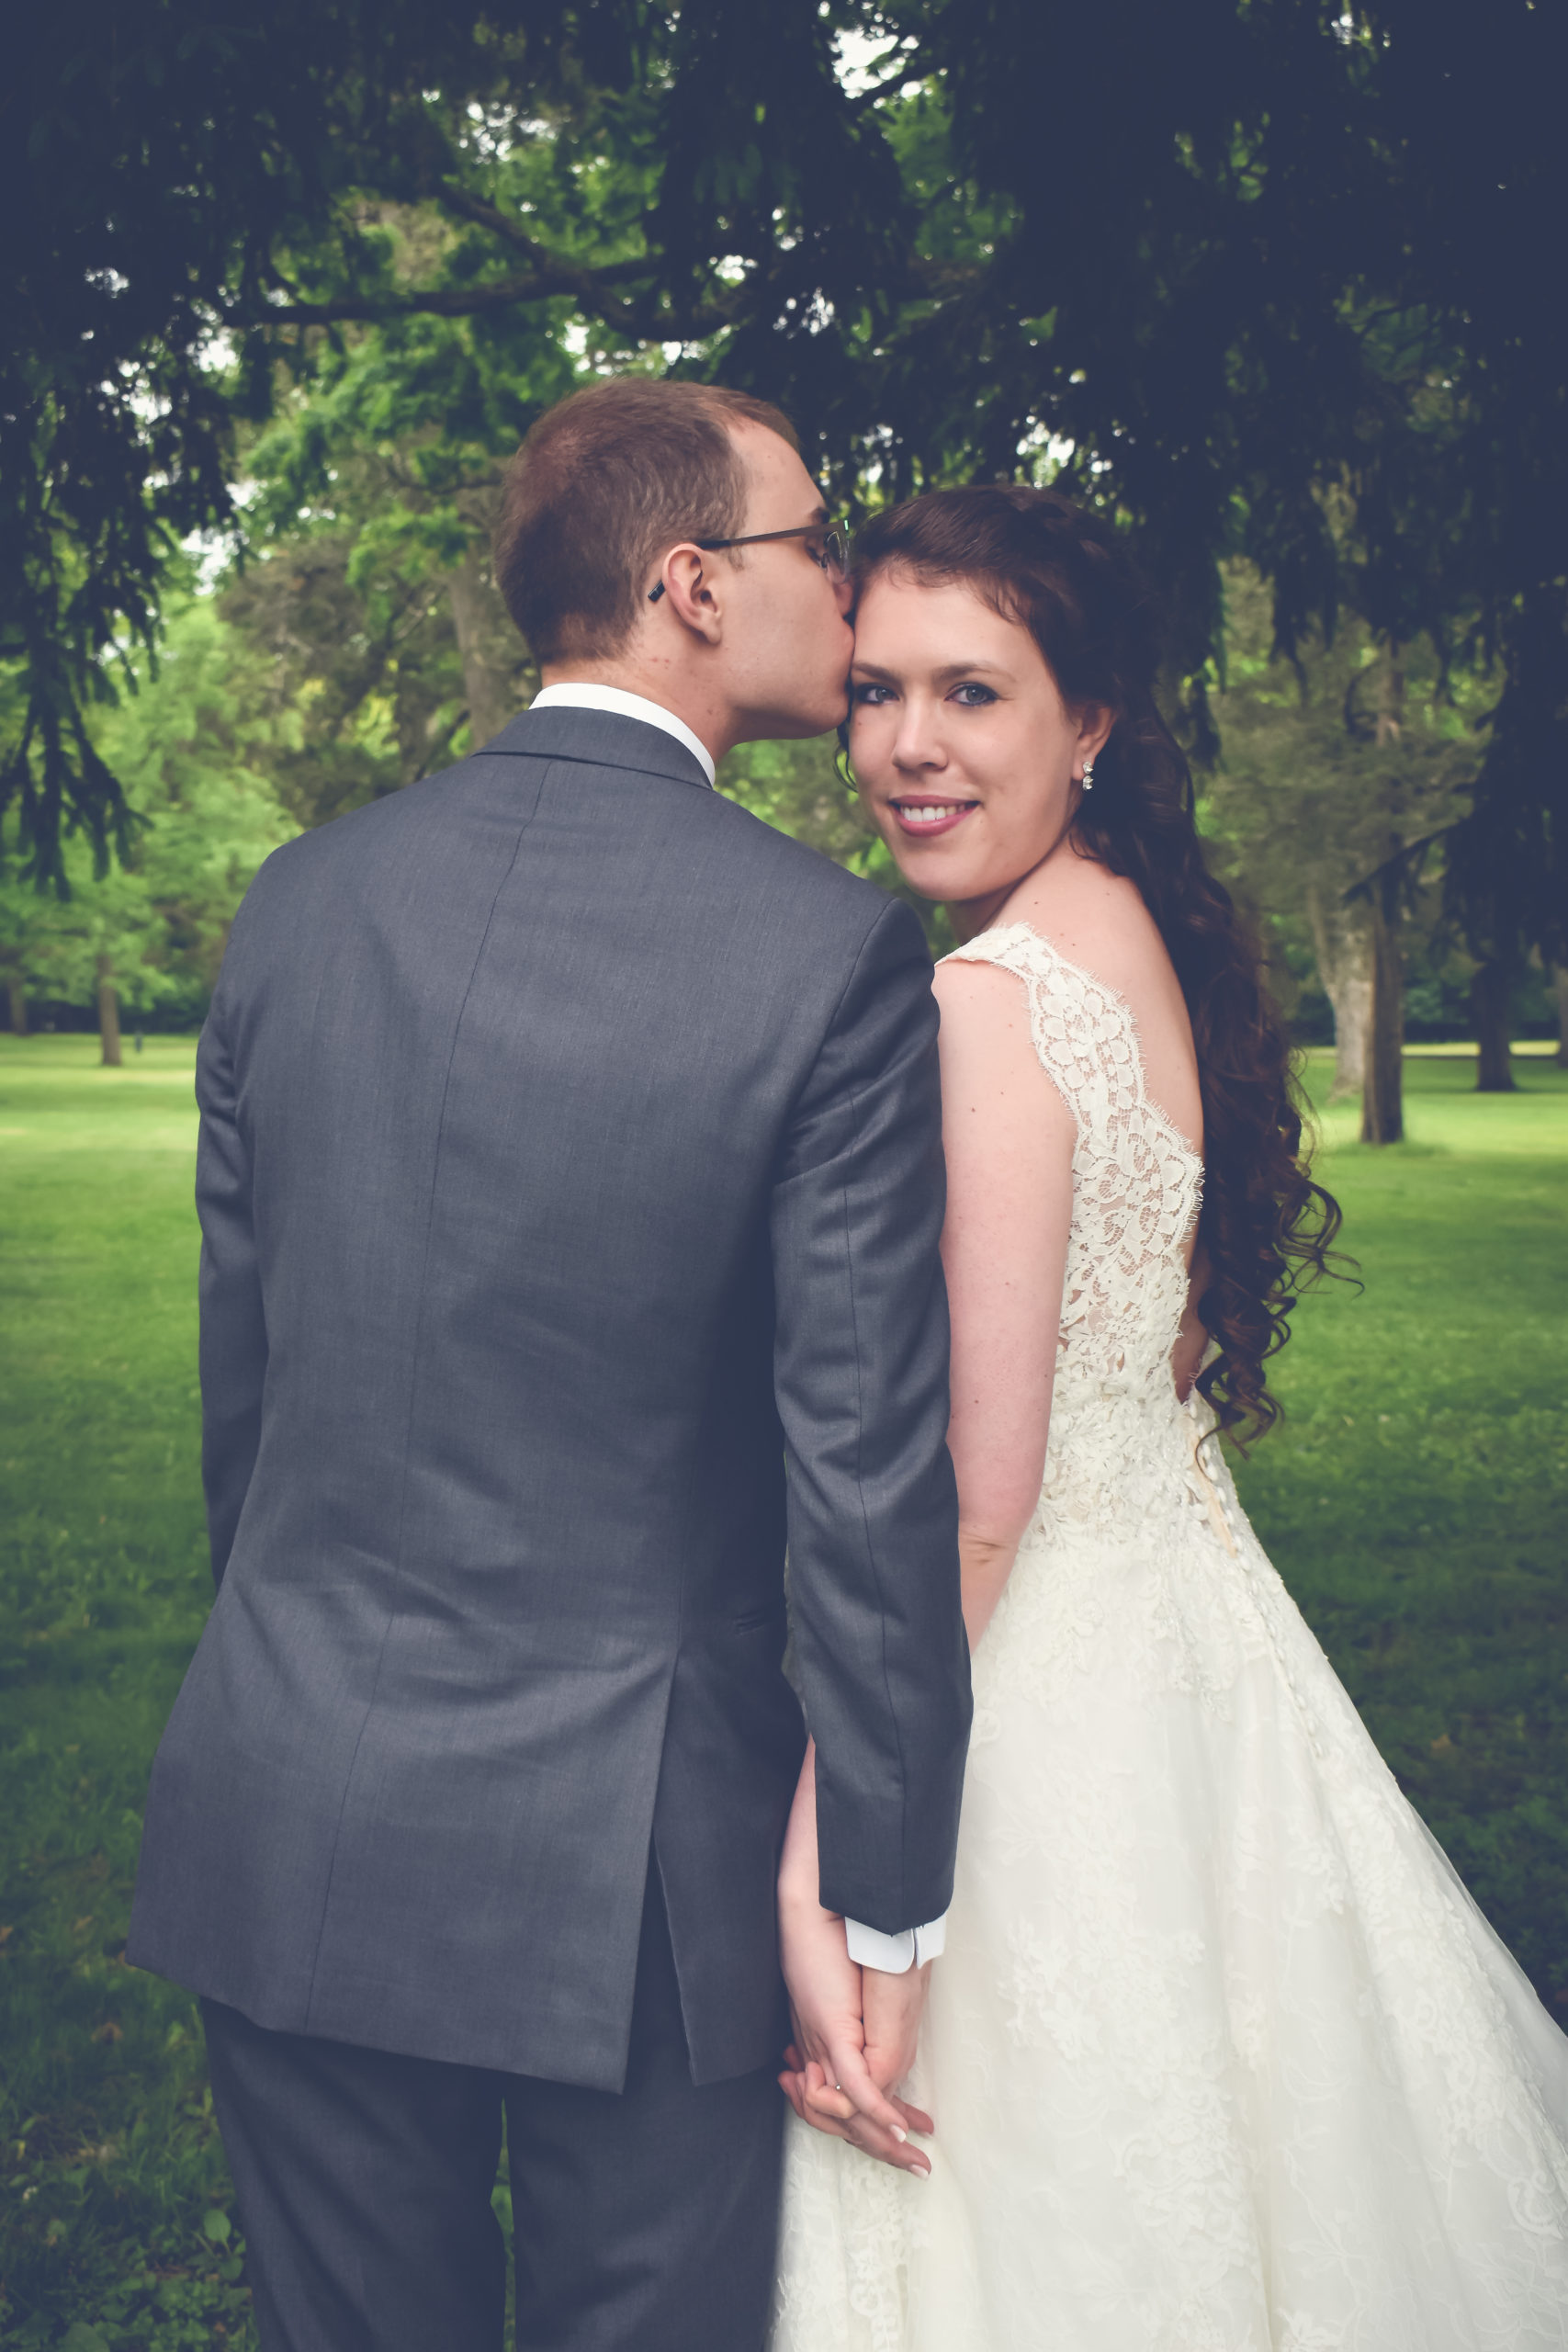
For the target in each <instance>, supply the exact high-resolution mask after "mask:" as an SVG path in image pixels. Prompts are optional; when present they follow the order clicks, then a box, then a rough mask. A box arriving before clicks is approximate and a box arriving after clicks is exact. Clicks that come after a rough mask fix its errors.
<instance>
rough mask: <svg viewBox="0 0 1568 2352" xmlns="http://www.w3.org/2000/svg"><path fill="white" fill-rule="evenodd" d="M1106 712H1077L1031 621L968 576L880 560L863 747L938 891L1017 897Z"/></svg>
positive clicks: (899, 833)
mask: <svg viewBox="0 0 1568 2352" xmlns="http://www.w3.org/2000/svg"><path fill="white" fill-rule="evenodd" d="M1107 732H1108V727H1107V723H1106V714H1105V713H1104V712H1102V711H1100V710H1098V709H1093V710H1089V711H1086V712H1083V713H1080V714H1076V715H1075V714H1074V713H1073V712H1072V711H1070V710H1069V709H1068V708H1067V707H1066V704H1065V703H1064V702H1063V700H1062V697H1061V695H1060V694H1059V693H1058V692H1057V690H1056V681H1055V678H1054V677H1053V676H1052V674H1051V672H1050V670H1049V668H1048V667H1047V665H1046V662H1045V660H1044V657H1043V654H1042V653H1041V650H1040V648H1039V647H1038V646H1037V645H1036V643H1035V641H1034V639H1033V638H1032V636H1031V635H1030V633H1029V631H1028V629H1026V628H1024V627H1023V626H1022V624H1021V622H1019V621H1013V620H1008V619H1006V618H1004V616H1002V615H1001V614H1000V613H996V612H993V611H992V610H991V607H990V606H989V605H987V604H985V603H983V602H982V600H981V599H980V597H979V596H977V595H976V594H975V592H974V590H973V589H971V588H969V587H966V586H965V585H964V583H963V582H956V581H954V582H941V583H937V582H927V581H921V580H919V579H916V578H914V577H912V576H911V575H910V574H909V573H908V572H904V573H900V572H898V571H882V572H878V573H877V574H876V576H875V577H874V579H873V580H872V581H871V582H870V584H869V585H868V587H867V588H866V590H865V593H864V594H863V596H862V598H861V600H860V607H859V610H858V612H857V613H856V616H855V652H854V662H853V664H852V668H851V671H850V756H851V759H852V762H853V763H854V771H855V777H856V781H857V783H858V785H859V787H860V794H861V798H862V801H863V805H864V807H865V809H866V811H867V814H868V815H869V816H870V818H871V820H872V822H873V823H874V825H875V827H876V830H877V831H878V832H879V833H880V834H881V835H882V838H883V840H884V841H885V842H886V843H887V846H888V847H889V849H890V850H891V851H892V853H893V854H894V856H895V857H896V858H897V862H898V866H899V870H900V871H901V872H902V874H903V876H904V877H905V879H906V881H908V883H909V884H910V885H911V886H912V888H915V889H916V890H918V891H919V894H920V896H921V897H922V898H925V899H946V900H947V901H948V902H949V903H950V904H954V905H962V904H964V903H967V902H969V901H971V900H980V901H984V900H986V899H995V898H997V897H998V896H1002V895H1005V894H1006V892H1007V891H1008V890H1010V888H1012V886H1013V884H1014V883H1016V882H1018V881H1020V880H1021V878H1022V876H1024V875H1026V874H1028V873H1030V872H1032V869H1033V868H1034V867H1035V866H1036V865H1039V864H1040V861H1041V860H1042V858H1043V857H1045V856H1046V855H1047V854H1049V852H1050V851H1051V850H1052V849H1053V848H1055V845H1056V843H1057V842H1059V841H1060V840H1061V838H1062V835H1063V833H1064V831H1065V830H1066V824H1067V820H1068V818H1069V816H1070V815H1071V813H1072V810H1073V808H1074V807H1075V806H1076V804H1077V797H1078V793H1079V790H1080V785H1079V782H1078V779H1079V778H1081V776H1082V775H1083V763H1084V761H1085V759H1086V758H1092V757H1093V755H1094V753H1095V752H1096V751H1098V749H1099V748H1100V743H1102V742H1103V741H1104V740H1105V736H1106V733H1107Z"/></svg>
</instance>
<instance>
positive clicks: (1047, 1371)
mask: <svg viewBox="0 0 1568 2352" xmlns="http://www.w3.org/2000/svg"><path fill="white" fill-rule="evenodd" d="M936 993H937V1000H938V1002H939V1003H940V1005H941V1007H942V1040H941V1050H942V1141H943V1145H944V1148H945V1149H946V1154H947V1222H946V1225H945V1227H944V1228H943V1232H942V1262H943V1265H944V1266H945V1268H946V1272H947V1290H948V1303H949V1308H950V1311H951V1314H952V1317H953V1421H952V1426H951V1428H950V1430H949V1432H948V1444H949V1447H950V1449H951V1451H952V1454H953V1469H954V1471H955V1473H956V1474H957V1478H958V1519H959V1534H958V1543H959V1555H960V1558H961V1561H962V1564H963V1571H964V1623H965V1625H966V1626H967V1628H968V1633H969V1642H970V1646H971V1648H973V1647H974V1645H976V1643H977V1642H978V1640H979V1638H980V1635H981V1634H983V1633H984V1631H985V1629H986V1627H987V1624H988V1623H990V1619H991V1614H992V1611H994V1610H995V1608H996V1605H997V1603H998V1600H1000V1598H1001V1595H1002V1589H1003V1588H1004V1586H1005V1585H1006V1583H1007V1580H1008V1577H1009V1575H1010V1571H1011V1568H1012V1564H1013V1557H1014V1555H1015V1554H1016V1552H1017V1550H1018V1545H1019V1540H1020V1538H1021V1535H1022V1533H1023V1531H1024V1529H1025V1528H1026V1527H1027V1525H1028V1524H1029V1521H1030V1517H1031V1515H1032V1512H1033V1510H1034V1507H1035V1504H1036V1503H1037V1502H1038V1500H1039V1498H1040V1482H1041V1478H1042V1476H1043V1470H1044V1464H1045V1439H1046V1435H1047V1432H1048V1430H1049V1429H1050V1425H1051V1384H1052V1380H1053V1377H1054V1375H1055V1364H1056V1335H1057V1330H1058V1328H1059V1325H1060V1322H1061V1314H1062V1285H1063V1281H1064V1278H1065V1275H1066V1258H1067V1234H1068V1228H1069V1227H1070V1225H1071V1221H1072V1198H1073V1144H1074V1139H1075V1129H1074V1125H1073V1119H1072V1114H1071V1113H1070V1112H1069V1111H1068V1110H1067V1108H1066V1104H1065V1103H1063V1101H1062V1099H1061V1097H1060V1095H1059V1094H1058V1093H1057V1092H1056V1090H1055V1087H1054V1086H1053V1085H1052V1084H1051V1082H1050V1080H1048V1079H1047V1077H1046V1076H1045V1073H1044V1071H1043V1069H1041V1067H1040V1062H1039V1058H1038V1057H1037V1055H1036V1054H1035V1050H1034V1045H1033V1041H1032V1037H1031V1035H1030V1028H1029V1007H1028V1001H1027V999H1026V997H1025V995H1024V991H1023V989H1022V988H1021V986H1020V984H1019V982H1018V981H1017V980H1016V979H1015V978H1013V977H1012V976H1011V975H1010V973H1007V972H1003V971H998V969H997V968H996V967H994V966H990V965H984V964H956V963H950V964H944V965H942V967H941V968H940V969H939V971H938V973H937V977H936Z"/></svg>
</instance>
